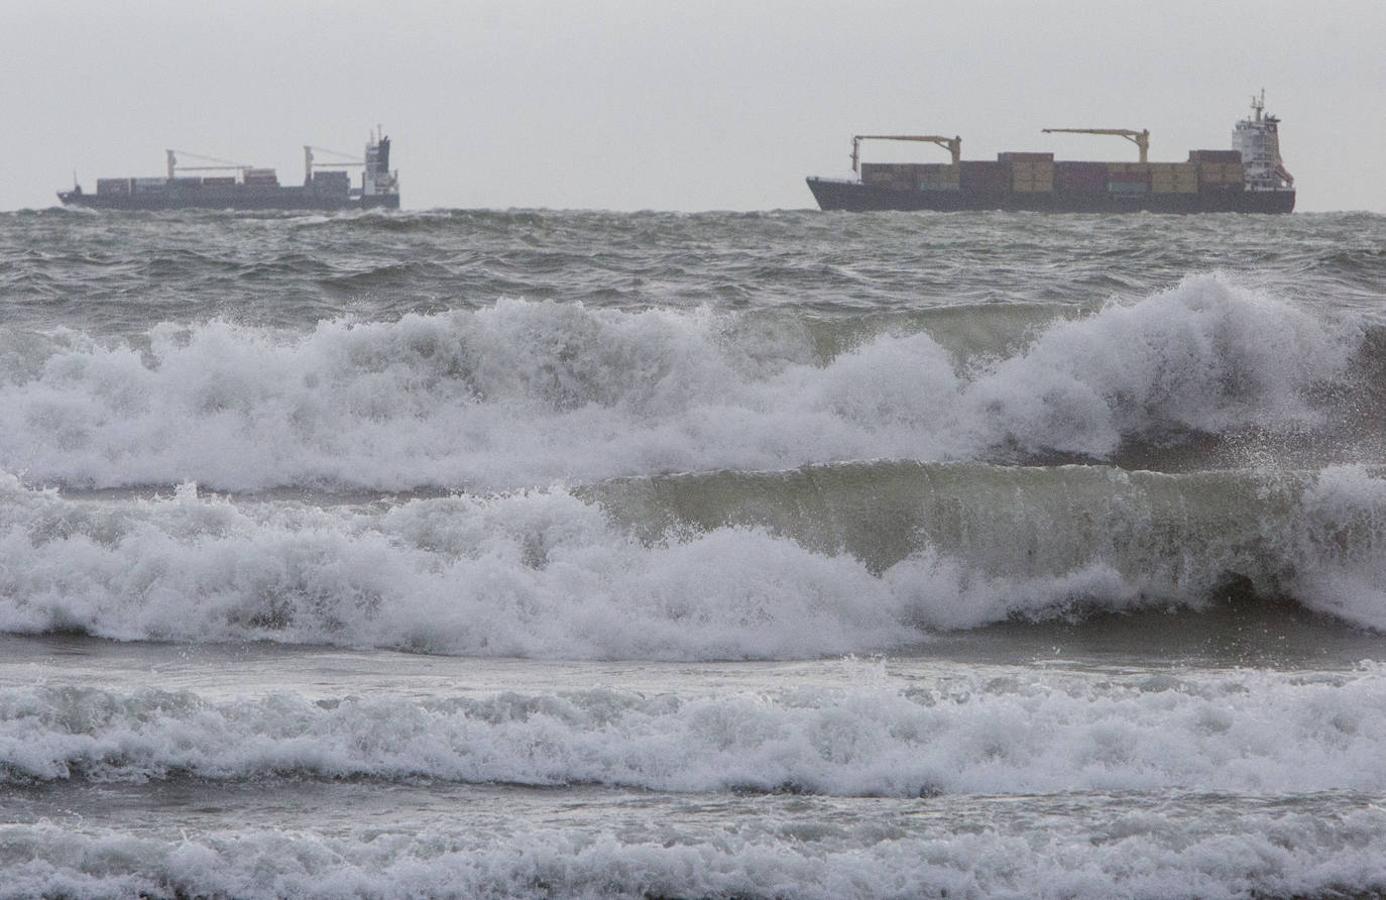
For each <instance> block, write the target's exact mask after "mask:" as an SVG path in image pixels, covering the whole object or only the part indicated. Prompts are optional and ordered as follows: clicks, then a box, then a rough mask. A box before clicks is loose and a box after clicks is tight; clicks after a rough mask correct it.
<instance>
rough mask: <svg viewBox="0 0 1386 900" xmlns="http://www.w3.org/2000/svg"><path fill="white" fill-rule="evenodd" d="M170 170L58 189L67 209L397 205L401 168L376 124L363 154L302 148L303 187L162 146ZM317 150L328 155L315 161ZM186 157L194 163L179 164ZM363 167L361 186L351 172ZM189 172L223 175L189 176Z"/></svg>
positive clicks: (252, 168) (258, 170) (272, 174)
mask: <svg viewBox="0 0 1386 900" xmlns="http://www.w3.org/2000/svg"><path fill="white" fill-rule="evenodd" d="M164 152H165V154H166V156H167V165H168V173H167V174H166V175H163V176H160V177H156V178H98V179H96V192H95V193H87V192H86V191H84V190H82V186H81V185H80V184H75V185H73V188H72V190H70V191H59V192H58V199H59V200H61V201H62V202H63V204H64V205H67V206H86V207H92V208H95V209H140V210H160V209H286V210H339V209H399V172H398V171H393V172H392V171H390V139H389V137H387V136H385V135H384V134H383V133H382V132H380V131H379V130H378V129H377V130H376V131H374V132H372V133H371V136H370V138H369V139H368V140H367V142H366V153H365V156H364V158H362V159H354V158H349V157H348V155H347V154H343V153H337V152H336V151H333V150H325V149H323V148H321V147H312V146H304V148H303V168H304V171H303V184H302V185H296V184H280V183H279V175H278V173H276V172H275V170H274V169H265V168H257V167H255V166H247V165H242V164H240V163H236V162H231V161H229V160H224V159H217V158H216V157H209V156H199V155H198V154H195V153H188V152H186V151H183V150H166V151H164ZM318 154H323V155H325V156H326V157H328V158H326V159H319V158H318ZM183 158H190V159H193V160H194V161H196V162H197V163H199V164H197V165H191V166H185V165H183V164H182V163H181V162H180V159H183ZM353 168H360V169H361V182H360V186H359V187H353V186H352V183H351V182H352V178H351V174H350V173H349V172H348V170H349V169H353ZM188 172H220V173H229V174H218V175H205V176H204V175H188V174H186V173H188Z"/></svg>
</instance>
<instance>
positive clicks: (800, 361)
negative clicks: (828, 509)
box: [0, 276, 1360, 490]
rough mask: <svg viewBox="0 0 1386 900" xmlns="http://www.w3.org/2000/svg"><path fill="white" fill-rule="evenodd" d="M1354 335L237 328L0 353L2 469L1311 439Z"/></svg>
mask: <svg viewBox="0 0 1386 900" xmlns="http://www.w3.org/2000/svg"><path fill="white" fill-rule="evenodd" d="M1359 342H1360V332H1359V331H1358V330H1357V329H1356V328H1355V327H1350V326H1344V325H1335V324H1332V323H1329V322H1326V321H1323V320H1320V319H1317V318H1314V317H1312V316H1310V315H1308V314H1307V313H1305V312H1302V311H1300V310H1298V309H1296V308H1295V307H1292V306H1290V305H1287V304H1285V303H1282V302H1279V301H1276V300H1274V299H1271V298H1267V297H1264V296H1261V295H1259V294H1257V293H1255V292H1253V291H1250V290H1247V289H1245V288H1240V287H1237V286H1235V285H1233V284H1231V283H1228V282H1225V281H1223V280H1219V279H1217V278H1213V277H1208V276H1202V277H1195V278H1190V279H1189V280H1187V281H1185V282H1184V283H1183V284H1181V285H1179V286H1178V287H1176V288H1174V289H1172V290H1170V291H1167V292H1164V293H1160V294H1156V295H1153V296H1150V297H1147V298H1146V299H1144V300H1141V301H1140V302H1137V303H1134V304H1132V305H1110V306H1108V307H1106V308H1105V309H1103V310H1101V311H1100V312H1097V313H1095V314H1094V315H1092V316H1090V317H1087V318H1083V319H1077V320H1071V321H1070V320H1065V321H1060V322H1057V323H1054V324H1051V325H1049V326H1048V327H1046V328H1043V329H1041V330H1039V331H1038V332H1037V333H1036V334H1035V335H1034V337H1033V339H1032V340H1031V341H1030V342H1029V343H1028V344H1027V345H1025V346H1023V347H1022V348H1020V349H1015V348H1008V349H1007V350H1006V352H1005V353H1004V354H1003V355H1001V356H998V357H995V358H984V357H978V356H973V357H972V358H970V359H968V360H964V361H962V362H961V363H960V362H959V360H958V359H957V357H956V355H955V354H954V353H952V352H950V351H949V350H947V349H945V347H944V346H943V345H941V344H940V343H939V342H938V341H936V340H935V339H934V338H933V337H931V336H930V335H929V334H928V333H926V332H922V331H909V330H900V331H895V332H893V333H888V334H878V335H874V336H867V337H865V338H863V339H862V340H861V342H860V343H858V344H856V345H854V346H851V347H848V348H846V349H843V350H841V351H840V352H836V353H835V355H830V356H828V357H824V356H822V355H821V354H818V353H817V352H816V351H815V349H814V346H813V342H812V341H810V340H809V339H808V338H806V337H805V333H804V332H803V331H802V329H775V328H766V327H763V326H754V327H752V326H747V325H746V324H745V320H743V319H742V318H740V317H738V316H735V315H728V314H715V313H712V312H709V311H706V310H703V311H699V312H692V313H689V312H676V311H669V310H649V311H645V312H638V313H631V312H621V311H614V310H601V309H591V308H586V307H583V306H581V305H577V304H559V303H553V302H527V301H520V300H505V301H500V302H498V303H496V304H495V305H494V306H491V307H488V308H484V309H481V310H477V311H453V312H447V313H439V314H433V315H407V316H405V317H403V318H401V319H399V320H398V321H394V322H352V321H348V320H337V321H331V322H325V323H322V324H319V325H317V326H316V327H315V328H314V329H313V330H312V331H310V332H308V333H301V332H284V331H274V330H269V329H264V328H256V327H251V326H244V325H235V324H231V323H229V322H225V321H212V322H207V323H205V324H201V325H197V326H192V327H187V326H172V325H163V326H158V327H156V328H155V329H154V330H153V331H151V332H150V333H149V335H148V343H147V346H146V345H144V344H142V343H140V342H122V341H98V340H96V339H94V338H91V337H89V336H85V335H81V334H75V333H71V332H59V333H55V334H51V335H46V336H40V337H35V336H32V335H9V336H8V340H7V341H6V342H5V343H6V346H5V347H3V348H0V468H4V469H5V470H8V471H11V472H23V473H25V476H26V477H27V478H28V479H29V480H31V481H32V482H35V483H55V484H62V485H69V486H84V487H119V486H132V485H150V484H154V485H171V484H176V483H178V482H181V481H186V480H192V481H197V482H199V483H201V484H203V485H206V486H210V487H214V488H219V489H224V490H255V489H264V488H271V487H276V486H281V487H282V486H316V487H346V488H367V489H380V490H407V489H416V488H445V489H467V490H496V489H511V488H516V487H523V486H536V485H546V484H548V483H549V482H551V481H553V480H555V479H565V480H569V481H591V480H597V479H602V478H609V477H613V476H618V475H640V474H649V473H658V472H669V471H697V470H707V469H715V468H746V469H767V468H783V467H788V466H798V465H804V464H810V463H821V462H828V461H835V460H849V459H873V458H879V457H892V458H904V459H920V460H961V459H974V458H989V457H991V456H995V455H997V454H1015V453H1020V454H1036V453H1039V454H1044V453H1054V452H1060V453H1071V454H1078V455H1082V456H1087V457H1092V458H1097V459H1101V458H1107V457H1109V456H1110V455H1111V454H1112V453H1114V452H1115V451H1116V450H1117V449H1118V448H1119V446H1120V445H1121V443H1122V442H1123V441H1124V440H1152V441H1178V440H1183V439H1186V438H1188V437H1189V436H1190V435H1192V434H1198V433H1213V434H1216V433H1221V432H1225V431H1228V430H1235V429H1239V428H1249V427H1255V428H1265V429H1272V430H1274V429H1279V428H1286V427H1299V428H1304V427H1308V426H1312V425H1313V424H1314V423H1315V422H1316V421H1318V418H1319V410H1318V409H1317V408H1316V405H1315V400H1314V391H1315V390H1316V389H1319V388H1322V387H1324V386H1327V385H1332V384H1337V383H1341V382H1342V380H1343V379H1344V378H1346V377H1347V372H1348V370H1349V366H1350V363H1351V361H1352V359H1353V354H1354V352H1355V350H1356V349H1357V347H1358V345H1359Z"/></svg>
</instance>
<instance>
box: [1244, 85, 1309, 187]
mask: <svg viewBox="0 0 1386 900" xmlns="http://www.w3.org/2000/svg"><path fill="white" fill-rule="evenodd" d="M1265 108H1266V92H1265V90H1264V89H1262V91H1261V95H1260V96H1259V97H1252V98H1251V117H1250V118H1247V119H1242V120H1241V121H1240V122H1238V123H1237V126H1236V127H1235V128H1234V129H1233V130H1232V149H1233V150H1240V151H1241V152H1242V166H1243V169H1244V170H1245V173H1246V189H1247V190H1249V191H1287V190H1291V189H1293V188H1294V184H1295V179H1294V176H1292V175H1291V174H1290V172H1289V170H1288V169H1286V168H1285V163H1284V162H1283V161H1282V160H1281V159H1280V120H1279V119H1278V118H1276V117H1275V116H1270V115H1266V114H1265Z"/></svg>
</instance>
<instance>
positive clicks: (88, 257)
mask: <svg viewBox="0 0 1386 900" xmlns="http://www.w3.org/2000/svg"><path fill="white" fill-rule="evenodd" d="M1383 284H1386V218H1383V217H1379V216H1371V215H1364V214H1352V215H1296V216H1287V217H1265V218H1251V217H1237V216H1225V217H1224V216H1206V217H1188V218H1178V217H1156V216H1134V217H1114V218H1104V217H1096V216H1094V217H1081V216H1058V217H1043V216H1033V215H1002V214H985V215H896V214H884V215H824V214H818V213H801V212H785V213H770V214H761V215H735V214H706V215H673V214H656V213H641V214H604V213H578V212H572V213H569V212H553V213H550V212H511V213H473V212H422V213H400V214H368V215H345V216H340V217H323V216H289V215H236V214H229V213H218V214H187V215H182V214H179V215H166V214H158V215H140V214H123V215H109V214H91V213H74V212H65V211H45V212H21V213H12V214H4V215H0V309H3V316H4V318H3V327H2V328H0V632H2V633H3V636H0V867H3V870H4V872H5V873H6V877H5V878H4V879H3V881H0V896H31V895H35V894H43V893H48V894H50V895H63V896H130V895H134V894H139V893H141V892H143V893H145V894H147V895H151V896H175V895H182V896H199V895H207V896H228V897H275V896H323V897H329V896H342V895H351V894H353V893H355V894H358V895H362V896H372V897H375V896H381V897H394V896H466V897H472V896H507V897H508V896H525V897H557V896H564V897H566V896H592V897H604V896H635V897H638V896H680V897H853V896H856V897H891V896H894V897H920V896H944V895H946V896H949V897H972V896H976V897H981V896H1011V897H1031V896H1052V897H1110V896H1135V897H1167V896H1190V897H1303V896H1340V895H1351V896H1366V895H1372V894H1373V893H1380V892H1386V862H1383V860H1386V638H1383V637H1382V633H1383V632H1386V439H1384V438H1383V434H1382V429H1383V422H1384V421H1386V407H1384V406H1383V402H1384V401H1386V304H1384V303H1383V300H1386V296H1383ZM1335 892H1336V893H1335Z"/></svg>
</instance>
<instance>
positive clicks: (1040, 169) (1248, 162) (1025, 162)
mask: <svg viewBox="0 0 1386 900" xmlns="http://www.w3.org/2000/svg"><path fill="white" fill-rule="evenodd" d="M1044 132H1045V133H1046V134H1059V133H1063V134H1092V135H1105V136H1112V137H1120V138H1124V139H1126V140H1128V141H1130V142H1131V143H1133V144H1135V145H1136V148H1137V150H1138V152H1139V159H1138V161H1136V162H1063V161H1055V159H1054V154H1053V153H1038V152H1025V153H1018V152H1011V153H1000V154H997V158H996V160H995V161H992V160H965V159H963V158H962V138H960V137H951V138H950V137H945V136H940V135H932V134H859V135H856V136H854V137H853V138H852V157H851V158H852V171H853V172H855V173H858V177H857V178H852V179H833V178H817V177H810V178H809V179H808V186H809V190H810V191H812V192H813V197H814V199H815V200H817V201H818V206H819V207H820V208H821V209H825V210H833V209H845V210H926V209H927V210H945V211H947V210H990V209H999V210H1019V211H1033V212H1069V213H1116V212H1156V213H1212V212H1242V213H1288V212H1291V211H1293V210H1294V208H1295V188H1294V183H1295V182H1294V178H1293V177H1292V176H1291V175H1290V173H1289V171H1288V170H1287V169H1286V168H1285V164H1284V162H1283V161H1282V160H1281V158H1280V120H1279V119H1278V118H1276V117H1275V116H1273V115H1268V114H1266V112H1265V91H1262V92H1261V95H1260V96H1259V97H1253V98H1252V100H1251V115H1250V116H1248V117H1247V118H1245V119H1242V120H1241V121H1239V122H1237V123H1236V126H1235V127H1234V128H1233V131H1232V149H1231V150H1190V151H1189V158H1188V160H1187V161H1185V162H1150V161H1149V160H1148V158H1147V157H1148V155H1149V150H1150V132H1149V131H1147V130H1141V131H1135V130H1132V129H1125V128H1046V129H1044ZM868 140H872V141H913V142H922V143H931V144H937V145H938V146H940V147H942V148H944V149H946V150H948V151H949V153H950V154H951V155H952V157H953V158H952V162H949V163H938V164H918V163H862V162H860V154H861V144H862V142H863V141H868Z"/></svg>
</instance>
